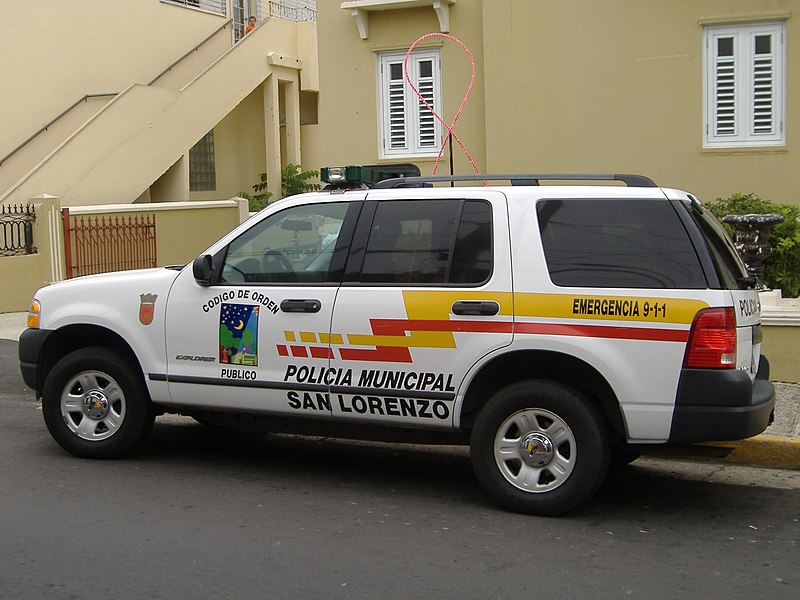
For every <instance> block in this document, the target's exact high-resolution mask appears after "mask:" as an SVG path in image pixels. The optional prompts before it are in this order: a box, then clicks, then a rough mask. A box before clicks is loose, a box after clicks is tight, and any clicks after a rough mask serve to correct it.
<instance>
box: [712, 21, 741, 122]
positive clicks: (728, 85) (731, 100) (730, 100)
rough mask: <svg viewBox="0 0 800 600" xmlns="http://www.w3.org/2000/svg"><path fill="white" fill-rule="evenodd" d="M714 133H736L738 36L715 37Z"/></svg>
mask: <svg viewBox="0 0 800 600" xmlns="http://www.w3.org/2000/svg"><path fill="white" fill-rule="evenodd" d="M714 45H715V48H714V87H715V90H714V91H715V93H714V97H715V102H714V135H736V54H735V48H736V38H735V37H718V38H715V39H714Z"/></svg>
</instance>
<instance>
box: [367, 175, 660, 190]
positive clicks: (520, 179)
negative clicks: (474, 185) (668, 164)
mask: <svg viewBox="0 0 800 600" xmlns="http://www.w3.org/2000/svg"><path fill="white" fill-rule="evenodd" d="M498 180H505V181H510V182H511V185H539V182H540V181H621V182H623V183H624V184H625V185H627V186H628V187H658V186H657V185H656V184H655V182H654V181H653V180H652V179H650V178H649V177H645V176H644V175H626V174H598V173H532V174H516V175H437V176H435V177H425V176H423V177H399V178H395V179H385V180H383V181H379V182H377V183H376V184H375V185H374V186H373V187H374V188H376V189H387V188H400V187H420V185H422V184H426V183H428V184H432V183H447V182H455V181H498Z"/></svg>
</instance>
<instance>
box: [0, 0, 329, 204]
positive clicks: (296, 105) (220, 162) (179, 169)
mask: <svg viewBox="0 0 800 600" xmlns="http://www.w3.org/2000/svg"><path fill="white" fill-rule="evenodd" d="M313 7H314V2H310V1H304V0H283V2H268V1H267V0H137V1H136V2H130V1H128V0H103V1H102V2H100V1H97V0H76V1H73V2H63V1H60V0H42V1H41V2H38V3H36V6H35V9H34V10H31V8H32V7H31V6H30V3H23V2H15V3H10V4H9V5H8V6H4V9H3V20H2V22H1V23H0V30H2V35H0V53H2V56H4V57H6V59H5V60H4V61H3V63H2V66H0V71H1V72H0V77H2V81H3V86H4V93H3V94H2V95H1V96H0V119H2V127H0V155H2V156H0V202H3V203H23V202H28V201H29V200H30V198H32V197H34V196H37V195H40V194H43V193H46V194H50V195H55V196H57V197H59V198H60V199H61V203H62V204H63V205H68V206H80V205H91V204H107V203H131V202H162V201H185V200H210V199H221V198H229V197H231V196H234V195H236V194H237V193H238V192H241V191H248V190H249V188H250V186H251V185H252V184H253V183H255V182H256V181H258V175H259V174H260V173H262V172H265V171H266V172H268V173H269V175H270V187H271V188H275V189H274V190H273V191H274V192H275V193H279V190H280V168H281V166H283V165H286V164H287V163H301V162H303V160H302V150H301V137H302V134H301V129H302V125H301V124H302V123H304V122H308V123H314V122H316V119H317V115H316V106H317V95H318V92H319V81H318V68H317V48H316V23H315V11H314V10H313ZM250 15H252V16H255V17H256V19H257V23H258V26H257V27H256V28H255V29H254V30H253V31H252V32H249V33H248V34H247V35H244V26H245V22H246V21H247V17H248V16H250ZM10 57H13V59H12V58H10Z"/></svg>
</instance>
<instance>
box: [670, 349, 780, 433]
mask: <svg viewBox="0 0 800 600" xmlns="http://www.w3.org/2000/svg"><path fill="white" fill-rule="evenodd" d="M762 359H763V360H764V365H765V368H763V369H759V372H758V375H757V377H756V380H755V381H754V382H751V380H750V376H749V375H748V374H747V373H746V372H745V371H738V370H714V369H684V370H683V371H682V372H681V379H680V383H679V384H678V395H677V398H676V401H675V412H674V413H673V415H672V430H671V432H670V437H669V441H670V443H681V444H685V443H694V442H712V441H720V440H739V439H744V438H748V437H752V436H754V435H758V434H759V433H761V432H762V431H764V430H765V429H766V428H767V426H768V425H769V423H770V419H771V417H772V413H773V410H774V409H775V386H773V385H772V383H770V381H769V380H768V379H767V377H768V376H769V366H768V363H767V362H766V359H764V358H763V357H762Z"/></svg>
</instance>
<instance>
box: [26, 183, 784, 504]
mask: <svg viewBox="0 0 800 600" xmlns="http://www.w3.org/2000/svg"><path fill="white" fill-rule="evenodd" d="M549 179H559V180H575V181H573V182H572V183H576V182H577V181H578V180H579V181H580V182H581V183H582V184H583V185H539V183H540V181H544V180H549ZM594 179H612V180H617V183H619V182H623V183H626V184H627V185H597V184H592V185H586V183H587V181H588V180H594ZM452 180H459V183H461V184H463V183H464V182H463V181H462V180H466V181H467V182H468V183H473V182H472V181H470V180H477V181H474V183H473V186H467V185H457V186H455V187H442V186H441V185H440V182H441V181H444V182H445V183H450V182H451V181H452ZM481 180H486V181H496V180H510V181H511V182H512V184H513V185H510V186H509V185H480V184H481ZM434 184H435V185H434ZM351 187H354V189H348V190H342V189H327V190H323V191H321V192H316V193H310V194H303V195H299V196H293V197H291V198H288V199H285V200H282V201H279V202H275V203H273V204H271V205H270V206H268V207H267V208H266V209H264V210H263V211H262V212H260V213H259V214H258V215H257V216H255V217H254V218H252V219H250V220H249V221H247V222H246V223H244V224H242V225H241V226H239V227H238V228H236V229H235V230H234V231H232V232H231V233H230V234H228V235H227V236H225V237H224V238H222V239H221V240H220V241H219V242H217V243H216V244H214V245H213V246H211V248H209V249H208V250H207V251H206V252H205V253H203V255H201V256H200V257H198V258H197V259H196V260H195V261H194V263H193V264H192V265H187V266H185V267H167V268H163V269H151V270H146V271H130V272H122V273H115V274H108V275H100V276H92V277H84V278H79V279H75V280H71V281H67V282H63V283H59V284H56V285H53V286H50V287H46V288H43V289H41V290H39V291H38V292H37V294H36V297H35V299H34V302H33V306H32V309H31V315H30V318H29V324H30V328H29V329H28V330H26V331H25V333H23V335H22V338H21V340H20V345H19V355H20V362H21V369H22V373H23V376H24V378H25V381H26V383H27V385H28V386H29V387H31V388H32V389H34V390H35V391H36V393H37V395H39V396H41V397H42V401H43V412H44V418H45V422H46V424H47V426H48V428H49V430H50V432H51V434H52V435H53V437H54V438H55V440H56V441H57V442H58V443H59V444H60V445H61V446H62V447H64V448H65V449H66V450H68V451H69V452H71V453H73V454H75V455H77V456H83V457H97V458H108V457H116V456H120V455H123V454H125V453H127V452H129V451H131V450H132V449H133V448H134V447H135V446H136V445H137V444H138V443H140V442H141V441H142V439H143V438H144V437H145V435H146V434H147V433H148V431H149V430H150V427H151V426H152V424H153V419H154V417H155V415H156V414H160V413H164V412H172V413H181V414H187V415H191V416H193V417H195V418H196V419H197V420H198V421H200V422H202V423H205V424H209V425H224V426H239V425H242V426H244V425H245V424H246V425H247V426H248V427H251V428H252V427H253V426H257V427H258V428H260V429H262V430H265V431H293V432H300V433H308V434H324V435H334V436H342V437H349V436H358V437H364V436H372V437H374V438H375V439H393V440H402V441H409V442H417V441H419V442H423V441H424V442H432V441H440V442H446V443H468V444H470V447H471V456H472V462H473V465H474V468H475V472H476V474H477V477H478V479H479V480H480V482H481V484H482V485H483V487H484V488H485V489H486V490H487V492H488V493H489V494H490V495H491V496H492V497H493V498H494V499H495V500H496V501H497V502H498V503H499V504H500V505H501V506H503V507H506V508H509V509H511V510H516V511H521V512H528V513H534V514H545V515H553V514H558V513H562V512H564V511H567V510H569V509H571V508H573V507H575V506H576V505H578V504H579V503H581V502H583V501H585V500H587V499H588V498H590V497H591V496H592V495H593V494H594V492H595V491H596V490H597V488H598V486H599V485H600V484H601V482H602V481H603V479H604V477H605V475H606V472H607V470H608V467H609V464H610V463H611V462H612V461H622V460H625V459H626V458H629V457H633V456H635V455H636V454H635V453H636V452H640V451H641V447H642V445H653V444H675V443H689V442H699V441H710V440H722V439H739V438H745V437H749V436H752V435H755V434H758V433H760V432H761V431H763V430H764V429H765V428H766V427H767V425H768V423H769V421H770V419H771V415H772V411H773V407H774V389H773V386H772V385H771V384H770V382H769V380H768V366H767V362H766V360H765V359H764V357H761V356H760V349H761V327H760V305H759V300H758V294H757V292H756V291H755V289H754V283H755V282H754V281H753V279H752V278H750V277H748V275H747V272H746V270H745V269H744V267H743V265H742V263H741V261H740V260H739V258H738V256H737V255H736V252H735V250H734V249H733V247H732V245H731V243H730V241H729V240H728V238H727V237H726V236H725V235H724V233H723V231H722V229H721V227H720V226H719V224H718V223H717V222H716V221H715V220H714V218H713V217H712V216H711V213H710V212H709V211H708V210H706V209H705V208H704V207H703V206H702V205H701V204H700V202H698V200H696V199H695V198H694V197H692V196H691V195H690V194H687V193H686V192H682V191H678V190H673V189H665V188H659V187H656V186H655V184H653V183H652V182H651V181H650V180H649V179H647V178H644V177H640V176H624V175H609V176H597V175H577V176H569V175H505V176H492V175H481V176H477V177H476V176H467V177H451V178H448V177H445V178H435V179H433V178H404V179H397V180H390V181H385V182H382V183H379V184H378V185H376V186H375V187H374V188H369V189H366V188H359V187H358V186H351Z"/></svg>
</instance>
